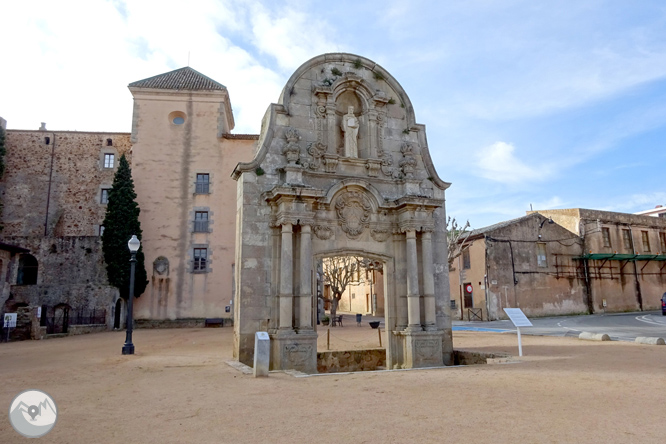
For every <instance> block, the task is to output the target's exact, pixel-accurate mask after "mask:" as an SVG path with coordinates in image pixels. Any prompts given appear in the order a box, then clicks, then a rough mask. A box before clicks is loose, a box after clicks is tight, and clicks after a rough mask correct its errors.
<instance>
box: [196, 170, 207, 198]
mask: <svg viewBox="0 0 666 444" xmlns="http://www.w3.org/2000/svg"><path fill="white" fill-rule="evenodd" d="M194 185H195V188H196V190H195V193H196V194H208V193H209V192H210V176H209V175H208V174H197V181H196V182H195V183H194Z"/></svg>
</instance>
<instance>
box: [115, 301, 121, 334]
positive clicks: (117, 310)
mask: <svg viewBox="0 0 666 444" xmlns="http://www.w3.org/2000/svg"><path fill="white" fill-rule="evenodd" d="M122 311H123V300H122V298H118V300H117V301H116V308H115V310H114V311H113V328H114V329H115V330H119V329H120V319H121V314H122Z"/></svg>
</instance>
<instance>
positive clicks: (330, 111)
mask: <svg viewBox="0 0 666 444" xmlns="http://www.w3.org/2000/svg"><path fill="white" fill-rule="evenodd" d="M340 131H341V129H340V128H339V127H338V125H337V117H336V114H335V99H334V98H333V94H329V96H328V101H327V103H326V134H327V137H326V142H327V145H328V149H327V150H326V151H327V152H328V153H329V154H338V138H337V137H336V136H337V133H338V132H340Z"/></svg>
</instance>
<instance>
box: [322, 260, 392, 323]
mask: <svg viewBox="0 0 666 444" xmlns="http://www.w3.org/2000/svg"><path fill="white" fill-rule="evenodd" d="M318 269H320V270H321V276H322V285H323V292H322V295H321V296H320V298H321V299H322V300H323V302H324V304H323V305H324V309H325V310H329V312H330V314H331V316H330V318H331V325H332V326H335V325H336V322H337V319H336V315H338V314H339V313H344V314H347V315H349V314H352V315H358V314H360V315H362V316H372V317H373V319H374V318H382V321H383V317H384V307H385V303H384V279H383V273H384V261H383V260H378V259H374V258H370V257H367V256H359V255H353V254H352V255H343V256H326V257H323V258H322V259H321V260H320V261H319V264H318ZM319 305H322V304H319ZM319 315H320V317H322V316H323V313H319Z"/></svg>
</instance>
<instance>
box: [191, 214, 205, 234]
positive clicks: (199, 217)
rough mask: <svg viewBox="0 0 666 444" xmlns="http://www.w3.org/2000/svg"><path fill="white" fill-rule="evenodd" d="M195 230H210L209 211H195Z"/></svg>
mask: <svg viewBox="0 0 666 444" xmlns="http://www.w3.org/2000/svg"><path fill="white" fill-rule="evenodd" d="M194 232H195V233H207V232H208V211H196V212H195V213H194Z"/></svg>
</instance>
